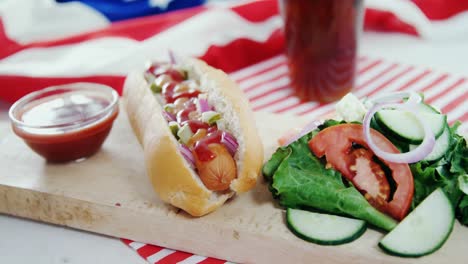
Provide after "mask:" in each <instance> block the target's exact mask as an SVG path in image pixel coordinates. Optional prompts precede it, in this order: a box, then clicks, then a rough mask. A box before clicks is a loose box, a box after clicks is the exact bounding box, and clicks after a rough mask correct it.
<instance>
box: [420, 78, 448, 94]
mask: <svg viewBox="0 0 468 264" xmlns="http://www.w3.org/2000/svg"><path fill="white" fill-rule="evenodd" d="M448 76H449V75H448V74H443V75H441V76H439V77H438V78H437V79H435V80H434V81H432V82H431V83H429V84H428V85H426V86H424V87H423V88H421V89H420V91H421V92H424V91H426V90H428V89H430V88H431V87H434V86H436V85H437V84H439V83H441V82H442V81H444V80H445V79H447V77H448Z"/></svg>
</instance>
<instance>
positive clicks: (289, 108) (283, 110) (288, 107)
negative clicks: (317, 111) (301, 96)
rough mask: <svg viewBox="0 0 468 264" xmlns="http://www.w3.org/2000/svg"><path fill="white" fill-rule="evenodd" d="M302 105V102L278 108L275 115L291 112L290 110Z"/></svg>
mask: <svg viewBox="0 0 468 264" xmlns="http://www.w3.org/2000/svg"><path fill="white" fill-rule="evenodd" d="M303 104H304V102H301V101H299V102H296V103H294V104H292V105H288V106H286V107H283V108H280V109H278V110H276V111H275V113H277V114H281V113H284V112H287V111H291V110H292V109H294V108H296V107H299V106H301V105H303Z"/></svg>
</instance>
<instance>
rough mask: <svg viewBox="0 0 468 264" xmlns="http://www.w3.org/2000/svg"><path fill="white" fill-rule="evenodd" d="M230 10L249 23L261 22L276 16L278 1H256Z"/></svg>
mask: <svg viewBox="0 0 468 264" xmlns="http://www.w3.org/2000/svg"><path fill="white" fill-rule="evenodd" d="M231 9H232V10H233V11H234V12H236V13H237V14H238V15H239V16H241V17H243V18H245V19H247V20H249V21H252V22H261V21H264V20H267V19H268V18H270V17H272V16H275V15H277V14H278V1H276V0H257V1H252V2H250V3H248V4H245V5H239V6H236V7H233V8H231Z"/></svg>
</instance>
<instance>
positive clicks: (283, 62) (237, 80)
mask: <svg viewBox="0 0 468 264" xmlns="http://www.w3.org/2000/svg"><path fill="white" fill-rule="evenodd" d="M284 65H286V60H284V61H280V62H278V63H276V64H274V65H271V66H268V67H267V68H264V69H261V70H259V71H257V72H253V73H252V74H250V75H248V76H244V77H242V78H240V79H236V82H237V83H242V82H245V81H247V80H248V79H250V78H252V77H255V76H258V75H261V74H264V73H266V72H269V71H273V70H276V69H277V68H279V67H282V66H284ZM247 89H249V88H247Z"/></svg>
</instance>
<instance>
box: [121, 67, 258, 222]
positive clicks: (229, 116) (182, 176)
mask: <svg viewBox="0 0 468 264" xmlns="http://www.w3.org/2000/svg"><path fill="white" fill-rule="evenodd" d="M181 65H182V66H183V67H184V69H185V70H187V72H188V76H189V79H196V80H198V81H199V83H200V89H201V90H202V91H203V92H207V93H208V102H209V103H210V105H212V106H214V107H215V109H216V111H218V112H220V113H223V117H224V119H225V120H226V122H225V126H226V128H225V129H226V130H228V131H229V132H231V134H233V135H234V137H235V138H236V139H237V141H238V143H239V149H238V151H237V154H236V156H235V160H236V164H237V172H238V174H237V178H236V179H234V180H233V181H232V182H231V184H230V188H229V190H227V191H223V192H214V191H211V190H209V189H207V188H206V187H205V185H204V184H203V183H202V181H201V180H200V178H199V176H198V175H197V173H196V172H195V171H194V170H193V169H191V168H190V166H189V164H188V163H187V161H186V160H185V159H184V157H183V156H182V155H181V153H180V151H179V149H178V142H177V141H176V139H175V138H174V136H173V135H172V133H171V131H170V129H169V127H168V125H167V122H166V120H165V119H164V117H163V115H162V106H161V105H160V104H159V103H158V101H157V100H156V98H155V97H154V95H153V93H152V92H151V90H150V89H149V86H148V84H147V82H146V80H145V79H144V76H143V73H142V72H133V73H131V74H129V75H128V77H127V78H126V80H125V84H124V92H123V98H124V103H125V108H126V110H127V114H128V117H129V120H130V123H131V126H132V128H133V131H134V133H135V135H136V137H137V138H138V141H139V142H140V144H141V146H142V148H143V150H144V156H145V163H146V168H147V173H148V176H149V177H150V180H151V183H152V185H153V188H154V190H155V192H156V193H157V194H158V195H159V197H160V198H161V199H162V200H163V201H165V202H167V203H170V204H172V205H174V206H176V207H178V208H181V209H183V210H184V211H186V212H188V213H189V214H191V215H193V216H202V215H205V214H207V213H210V212H212V211H214V210H215V209H217V208H218V207H220V206H221V205H222V204H223V203H224V202H225V201H226V200H227V199H229V198H230V197H232V196H233V195H234V194H236V193H242V192H246V191H248V190H250V189H252V188H253V187H254V186H255V184H256V181H257V177H258V175H259V173H260V170H261V166H262V164H263V147H262V143H261V140H260V138H259V136H258V134H257V130H256V127H255V122H254V119H253V114H252V112H251V110H250V107H249V103H248V101H247V100H246V98H245V96H244V94H243V93H242V91H241V90H240V89H239V88H238V87H237V85H236V83H235V82H233V81H232V80H230V79H229V77H228V76H227V75H226V74H225V73H224V72H222V71H220V70H216V69H214V68H212V67H210V66H208V65H207V64H206V63H204V62H202V61H200V60H197V59H187V60H184V61H183V62H182V63H181Z"/></svg>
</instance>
